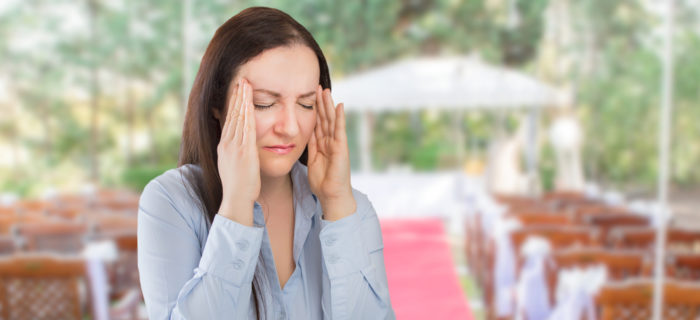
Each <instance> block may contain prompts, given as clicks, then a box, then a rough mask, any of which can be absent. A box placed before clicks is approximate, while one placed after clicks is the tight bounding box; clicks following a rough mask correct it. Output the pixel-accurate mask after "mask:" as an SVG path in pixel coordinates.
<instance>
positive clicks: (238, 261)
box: [233, 259, 244, 270]
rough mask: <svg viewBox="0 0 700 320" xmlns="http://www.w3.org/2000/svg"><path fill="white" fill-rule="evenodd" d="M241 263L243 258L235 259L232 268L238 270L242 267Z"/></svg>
mask: <svg viewBox="0 0 700 320" xmlns="http://www.w3.org/2000/svg"><path fill="white" fill-rule="evenodd" d="M243 264H244V262H243V260H241V259H236V261H234V262H233V268H234V269H236V270H240V269H241V268H243Z"/></svg>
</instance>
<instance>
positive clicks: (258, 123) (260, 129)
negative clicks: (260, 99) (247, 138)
mask: <svg viewBox="0 0 700 320" xmlns="http://www.w3.org/2000/svg"><path fill="white" fill-rule="evenodd" d="M273 125H274V118H273V117H270V116H265V115H264V114H262V113H260V112H255V137H256V138H257V140H258V141H260V139H262V137H263V136H264V135H265V133H266V132H268V131H270V130H271V129H272V126H273Z"/></svg>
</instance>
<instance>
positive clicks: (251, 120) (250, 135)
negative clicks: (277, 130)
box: [243, 86, 255, 146]
mask: <svg viewBox="0 0 700 320" xmlns="http://www.w3.org/2000/svg"><path fill="white" fill-rule="evenodd" d="M252 91H253V88H252V87H251V86H248V95H247V96H248V97H249V98H248V100H247V101H246V102H245V107H244V108H245V109H244V110H245V119H246V120H245V125H244V126H245V129H244V130H243V142H244V143H250V144H251V145H253V146H255V112H254V110H253V102H252V99H253V92H252Z"/></svg>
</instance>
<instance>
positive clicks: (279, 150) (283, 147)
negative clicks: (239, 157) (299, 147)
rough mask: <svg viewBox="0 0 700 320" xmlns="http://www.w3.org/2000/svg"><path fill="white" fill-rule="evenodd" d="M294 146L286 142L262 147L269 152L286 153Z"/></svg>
mask: <svg viewBox="0 0 700 320" xmlns="http://www.w3.org/2000/svg"><path fill="white" fill-rule="evenodd" d="M294 146H295V145H294V144H293V143H292V144H286V145H276V146H267V147H263V149H265V150H267V151H270V152H274V153H276V154H287V153H290V152H292V150H293V149H294Z"/></svg>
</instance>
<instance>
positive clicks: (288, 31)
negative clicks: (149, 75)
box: [178, 7, 331, 315]
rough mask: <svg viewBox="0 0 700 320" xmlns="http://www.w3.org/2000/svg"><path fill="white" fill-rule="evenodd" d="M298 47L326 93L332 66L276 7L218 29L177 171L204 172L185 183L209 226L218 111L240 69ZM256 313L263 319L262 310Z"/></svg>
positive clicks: (217, 199)
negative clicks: (307, 53)
mask: <svg viewBox="0 0 700 320" xmlns="http://www.w3.org/2000/svg"><path fill="white" fill-rule="evenodd" d="M295 44H300V45H304V46H307V47H309V48H310V49H311V50H313V52H314V53H315V54H316V57H317V58H318V65H319V68H320V77H319V83H320V84H321V87H322V88H324V89H325V88H330V87H331V79H330V72H329V70H328V64H327V63H326V58H325V57H324V56H323V52H322V51H321V48H320V47H319V45H318V43H316V40H314V38H313V36H312V35H311V33H309V31H308V30H306V28H304V26H302V25H301V24H299V23H298V22H297V21H296V20H294V19H293V18H292V17H290V16H289V15H288V14H286V13H284V12H282V11H280V10H277V9H272V8H265V7H251V8H248V9H245V10H243V11H241V12H240V13H238V14H237V15H235V16H233V17H232V18H230V19H228V21H226V22H225V23H224V24H223V25H221V26H220V27H219V28H218V29H217V30H216V33H214V37H213V38H212V39H211V42H209V46H207V50H206V51H205V52H204V56H203V57H202V62H201V64H200V66H199V71H198V72H197V76H196V77H195V79H194V84H193V86H192V91H191V92H190V97H189V100H188V102H187V113H186V115H185V121H184V125H183V129H182V144H181V145H180V157H179V161H178V167H180V166H183V165H186V164H194V165H197V166H199V167H200V168H201V171H194V170H190V171H184V172H185V174H184V177H185V179H187V182H188V183H186V184H185V185H189V190H190V191H191V192H192V193H194V198H195V199H196V200H198V206H199V207H200V208H201V210H202V213H203V214H204V215H205V216H206V218H207V220H208V221H209V222H210V223H211V222H212V221H213V220H214V217H215V215H216V213H217V212H218V211H219V206H220V205H221V201H222V187H221V178H220V177H219V169H218V167H217V145H218V144H219V140H220V139H221V129H222V128H221V124H220V122H219V120H218V119H216V118H215V117H214V110H218V113H219V114H221V115H224V116H225V115H226V105H227V103H226V98H227V93H228V89H229V86H230V85H231V82H232V80H233V79H234V78H235V75H236V73H237V72H238V70H239V68H240V67H241V65H243V64H245V63H246V62H247V61H249V60H251V59H253V58H254V57H256V56H258V55H259V54H261V53H262V52H263V51H265V50H268V49H273V48H277V47H282V46H291V45H295ZM306 157H307V150H306V149H305V150H304V152H303V153H302V155H301V157H300V158H299V160H300V162H301V163H303V164H304V165H306ZM259 276H260V275H259V274H258V272H256V275H255V276H254V278H255V279H254V281H253V293H254V294H255V296H256V300H255V302H256V305H257V306H259V304H258V300H259V299H260V296H259V293H260V292H259V289H260V283H259V282H260V279H259V278H260V277H259ZM256 287H257V288H256ZM256 310H257V311H258V315H260V310H259V308H256Z"/></svg>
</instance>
